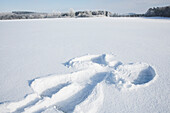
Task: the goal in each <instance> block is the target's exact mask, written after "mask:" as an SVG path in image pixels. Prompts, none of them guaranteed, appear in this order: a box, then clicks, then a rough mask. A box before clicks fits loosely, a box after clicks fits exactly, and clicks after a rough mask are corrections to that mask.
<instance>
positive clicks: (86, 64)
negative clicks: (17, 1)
mask: <svg viewBox="0 0 170 113" xmlns="http://www.w3.org/2000/svg"><path fill="white" fill-rule="evenodd" d="M169 68H170V19H166V18H82V19H81V18H79V19H73V18H72V19H69V18H65V19H42V20H12V21H11V20H10V21H0V113H1V112H2V113H6V112H16V113H20V112H26V113H32V112H44V113H47V112H49V113H53V112H54V113H55V112H66V113H70V112H75V113H95V112H97V113H168V112H169V111H170V87H169V86H170V75H169V73H170V71H169Z"/></svg>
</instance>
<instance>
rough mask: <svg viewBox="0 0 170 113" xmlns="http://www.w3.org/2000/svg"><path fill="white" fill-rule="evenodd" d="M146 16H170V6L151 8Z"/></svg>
mask: <svg viewBox="0 0 170 113" xmlns="http://www.w3.org/2000/svg"><path fill="white" fill-rule="evenodd" d="M145 16H148V17H153V16H160V17H170V6H166V7H157V8H155V7H154V8H150V9H149V10H148V11H147V12H146V14H145Z"/></svg>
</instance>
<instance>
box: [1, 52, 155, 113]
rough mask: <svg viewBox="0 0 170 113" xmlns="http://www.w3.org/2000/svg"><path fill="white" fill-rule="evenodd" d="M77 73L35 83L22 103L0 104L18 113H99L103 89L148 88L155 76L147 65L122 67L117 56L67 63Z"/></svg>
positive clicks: (51, 77) (90, 58) (78, 58)
mask: <svg viewBox="0 0 170 113" xmlns="http://www.w3.org/2000/svg"><path fill="white" fill-rule="evenodd" d="M64 65H65V66H67V67H68V68H74V69H75V70H76V71H75V72H72V73H69V74H64V75H52V76H47V77H43V78H38V79H34V80H32V83H31V84H30V87H31V88H32V89H33V93H32V94H28V95H27V96H26V97H25V98H24V99H23V100H21V101H17V102H9V103H3V104H1V108H3V109H4V111H6V112H15V113H20V112H24V113H33V112H38V113H39V112H43V113H48V112H49V113H50V112H56V113H62V112H64V113H72V112H74V113H97V112H99V111H100V109H101V108H102V105H103V100H104V98H107V97H105V95H104V92H103V86H104V85H108V86H109V87H112V88H113V89H116V90H119V91H122V90H125V91H129V90H130V89H136V88H139V87H141V86H147V85H148V84H149V83H150V82H151V81H153V79H154V77H155V76H156V72H155V70H154V69H153V68H152V67H151V66H150V65H148V64H146V63H142V62H140V63H129V64H123V63H122V62H120V61H117V60H116V59H115V57H114V55H109V54H102V55H85V56H82V57H77V58H74V59H71V60H69V61H68V62H66V63H64Z"/></svg>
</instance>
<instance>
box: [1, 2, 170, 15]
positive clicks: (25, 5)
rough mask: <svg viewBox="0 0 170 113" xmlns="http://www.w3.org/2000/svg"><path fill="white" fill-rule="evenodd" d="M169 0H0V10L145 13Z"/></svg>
mask: <svg viewBox="0 0 170 113" xmlns="http://www.w3.org/2000/svg"><path fill="white" fill-rule="evenodd" d="M168 5H170V0H0V12H10V11H35V12H52V11H61V12H67V11H69V9H70V8H73V9H74V10H76V11H78V10H108V11H111V12H112V13H145V12H146V11H147V9H148V8H150V7H158V6H168Z"/></svg>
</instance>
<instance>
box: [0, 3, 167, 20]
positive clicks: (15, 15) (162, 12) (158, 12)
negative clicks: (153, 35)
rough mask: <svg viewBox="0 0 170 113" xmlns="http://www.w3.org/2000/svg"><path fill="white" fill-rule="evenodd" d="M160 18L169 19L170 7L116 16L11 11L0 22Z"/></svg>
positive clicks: (3, 14)
mask: <svg viewBox="0 0 170 113" xmlns="http://www.w3.org/2000/svg"><path fill="white" fill-rule="evenodd" d="M152 16H162V17H170V6H167V7H157V8H150V9H149V10H148V11H147V12H146V13H145V14H134V13H129V14H117V13H111V12H109V11H76V12H75V11H74V10H73V9H70V11H69V12H66V13H61V12H53V13H36V12H30V11H12V12H11V13H0V20H9V19H40V18H80V17H152Z"/></svg>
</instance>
